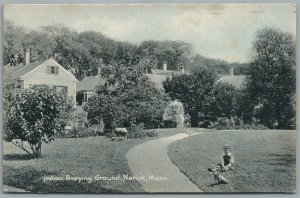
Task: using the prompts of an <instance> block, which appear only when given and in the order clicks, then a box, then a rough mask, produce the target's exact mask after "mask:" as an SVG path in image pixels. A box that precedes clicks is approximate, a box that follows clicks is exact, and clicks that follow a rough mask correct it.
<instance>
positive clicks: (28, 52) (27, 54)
mask: <svg viewBox="0 0 300 198" xmlns="http://www.w3.org/2000/svg"><path fill="white" fill-rule="evenodd" d="M29 63H30V48H29V47H26V49H25V66H26V65H28V64H29Z"/></svg>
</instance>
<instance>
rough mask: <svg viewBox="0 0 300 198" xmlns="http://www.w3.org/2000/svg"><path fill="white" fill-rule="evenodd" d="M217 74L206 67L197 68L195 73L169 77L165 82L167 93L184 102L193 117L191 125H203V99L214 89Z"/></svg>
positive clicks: (186, 109) (185, 107) (187, 111)
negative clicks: (201, 119) (201, 121)
mask: <svg viewBox="0 0 300 198" xmlns="http://www.w3.org/2000/svg"><path fill="white" fill-rule="evenodd" d="M216 77H217V76H216V74H215V73H214V72H213V71H212V70H210V69H206V68H201V67H199V68H197V70H195V71H194V73H191V74H183V75H179V76H173V77H171V78H167V80H166V81H165V82H164V83H163V86H164V89H165V91H166V93H168V95H169V96H170V97H171V99H172V100H175V99H177V100H178V101H180V102H182V103H183V106H184V109H185V111H186V113H188V114H189V115H190V117H191V126H192V127H198V126H203V125H202V124H201V123H199V122H200V118H201V116H202V114H203V101H204V100H205V97H206V96H207V95H209V93H210V92H211V90H213V88H214V86H215V83H216Z"/></svg>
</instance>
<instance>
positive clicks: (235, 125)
mask: <svg viewBox="0 0 300 198" xmlns="http://www.w3.org/2000/svg"><path fill="white" fill-rule="evenodd" d="M209 128H211V129H217V130H227V129H249V130H250V129H251V130H264V129H268V128H267V127H266V126H264V125H262V124H258V121H257V120H256V119H255V118H253V119H252V122H251V123H244V121H243V119H242V118H238V117H237V116H234V117H231V118H226V117H223V118H219V119H218V120H217V121H216V122H212V123H211V124H210V126H209Z"/></svg>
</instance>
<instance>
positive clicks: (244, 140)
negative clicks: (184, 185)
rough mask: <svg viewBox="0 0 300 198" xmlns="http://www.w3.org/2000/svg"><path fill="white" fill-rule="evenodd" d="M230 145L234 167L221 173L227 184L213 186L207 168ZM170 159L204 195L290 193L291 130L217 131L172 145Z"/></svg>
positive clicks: (293, 172)
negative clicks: (212, 193)
mask: <svg viewBox="0 0 300 198" xmlns="http://www.w3.org/2000/svg"><path fill="white" fill-rule="evenodd" d="M226 143H227V144H230V145H231V147H232V153H233V154H234V157H235V160H236V161H237V163H238V165H237V167H236V168H235V170H233V171H229V172H225V173H222V175H223V176H224V177H226V178H227V179H228V180H229V181H230V184H226V185H215V183H216V181H215V180H214V179H213V176H212V173H209V172H208V171H207V168H209V167H214V166H215V165H216V164H217V163H219V162H220V158H221V155H222V152H223V151H222V145H224V144H226ZM168 152H169V156H170V158H171V160H172V161H173V162H174V163H175V164H176V165H177V166H178V167H179V169H180V170H181V171H182V172H183V173H184V174H185V175H187V176H188V177H189V178H190V179H191V180H192V181H193V182H194V183H195V184H196V185H197V186H199V188H200V189H202V190H204V191H205V192H294V191H295V189H296V132H295V131H270V130H268V131H217V132H205V133H203V134H200V135H197V136H194V137H192V138H191V140H190V143H189V140H188V138H186V139H183V140H180V141H178V142H176V143H173V144H171V145H170V146H169V148H168Z"/></svg>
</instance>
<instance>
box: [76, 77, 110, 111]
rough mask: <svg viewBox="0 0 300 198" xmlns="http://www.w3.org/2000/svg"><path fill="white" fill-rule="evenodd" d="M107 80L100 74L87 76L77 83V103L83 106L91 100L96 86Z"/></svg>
mask: <svg viewBox="0 0 300 198" xmlns="http://www.w3.org/2000/svg"><path fill="white" fill-rule="evenodd" d="M105 82H106V81H105V80H104V79H103V78H102V77H101V76H100V74H98V75H96V76H86V77H84V78H83V79H82V80H81V81H79V82H78V83H77V92H76V105H77V106H83V105H84V104H85V103H87V102H88V101H89V99H90V98H91V96H92V95H93V93H94V91H95V87H96V86H97V85H99V84H102V83H103V84H104V83H105Z"/></svg>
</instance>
